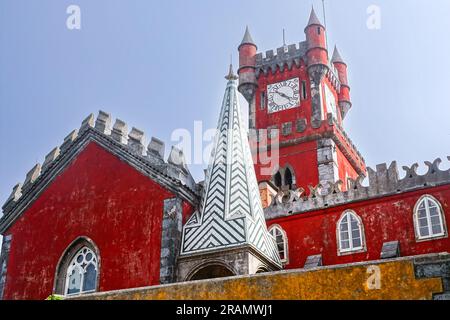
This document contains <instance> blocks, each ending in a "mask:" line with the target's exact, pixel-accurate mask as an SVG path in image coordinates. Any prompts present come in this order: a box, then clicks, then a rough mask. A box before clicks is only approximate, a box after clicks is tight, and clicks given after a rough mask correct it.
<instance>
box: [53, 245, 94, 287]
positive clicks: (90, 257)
mask: <svg viewBox="0 0 450 320" xmlns="http://www.w3.org/2000/svg"><path fill="white" fill-rule="evenodd" d="M100 265H101V263H100V252H99V249H98V247H97V246H96V245H95V243H94V242H93V241H92V240H91V239H89V238H87V237H84V236H82V237H79V238H77V239H75V240H74V241H73V242H72V243H71V244H70V245H69V246H68V247H67V248H66V250H65V251H64V253H63V254H62V256H61V258H60V259H59V262H58V266H57V268H56V275H55V282H54V284H53V293H54V294H58V295H76V294H83V293H91V292H95V291H97V290H98V282H99V274H100Z"/></svg>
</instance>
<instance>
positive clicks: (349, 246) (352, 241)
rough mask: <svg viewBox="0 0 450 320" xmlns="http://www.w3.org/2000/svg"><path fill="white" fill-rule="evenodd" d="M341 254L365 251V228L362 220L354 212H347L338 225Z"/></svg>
mask: <svg viewBox="0 0 450 320" xmlns="http://www.w3.org/2000/svg"><path fill="white" fill-rule="evenodd" d="M337 227H338V228H337V235H338V244H339V253H352V252H360V251H364V250H365V242H364V228H363V224H362V221H361V218H360V217H359V216H358V215H357V214H356V213H355V212H353V211H345V212H344V213H343V214H342V217H341V218H340V219H339V221H338V224H337Z"/></svg>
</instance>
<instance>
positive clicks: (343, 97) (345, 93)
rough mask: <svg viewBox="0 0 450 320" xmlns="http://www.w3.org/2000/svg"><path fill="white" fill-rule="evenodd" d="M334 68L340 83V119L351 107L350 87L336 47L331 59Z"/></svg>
mask: <svg viewBox="0 0 450 320" xmlns="http://www.w3.org/2000/svg"><path fill="white" fill-rule="evenodd" d="M331 62H332V63H333V65H334V67H335V68H336V70H337V72H338V76H339V81H340V82H341V90H340V92H339V107H340V109H341V116H342V119H344V118H345V116H346V115H347V112H348V110H350V108H351V107H352V103H351V100H350V86H349V85H348V77H347V64H346V63H345V62H344V60H343V59H342V56H341V54H340V53H339V50H338V49H337V47H334V52H333V58H332V59H331Z"/></svg>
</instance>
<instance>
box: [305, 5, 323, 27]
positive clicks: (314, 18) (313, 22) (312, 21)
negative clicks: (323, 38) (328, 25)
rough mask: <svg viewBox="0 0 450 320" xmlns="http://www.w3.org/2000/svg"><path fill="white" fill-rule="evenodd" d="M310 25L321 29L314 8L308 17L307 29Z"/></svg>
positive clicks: (320, 23)
mask: <svg viewBox="0 0 450 320" xmlns="http://www.w3.org/2000/svg"><path fill="white" fill-rule="evenodd" d="M312 25H319V26H322V27H323V24H322V22H320V20H319V18H318V17H317V14H316V11H314V7H313V8H312V9H311V15H310V16H309V22H308V25H307V27H309V26H312Z"/></svg>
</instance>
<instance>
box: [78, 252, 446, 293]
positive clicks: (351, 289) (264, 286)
mask: <svg viewBox="0 0 450 320" xmlns="http://www.w3.org/2000/svg"><path fill="white" fill-rule="evenodd" d="M449 267H450V256H449V255H448V254H447V255H431V256H423V257H416V258H401V259H395V260H389V261H382V262H381V261H375V262H371V263H357V264H351V265H343V266H338V267H323V268H317V269H312V270H308V271H306V270H291V271H279V272H274V273H266V274H258V275H253V276H239V277H230V278H222V279H211V280H202V281H194V282H187V283H179V284H171V285H163V286H155V287H146V288H138V289H130V290H119V291H112V292H104V293H96V294H91V295H86V296H82V297H74V298H72V299H98V300H102V299H106V300H113V299H126V300H128V299H135V300H138V299H145V300H161V299H181V300H212V299H225V300H241V299H250V300H252V299H262V300H266V299H281V300H299V299H301V300H310V299H322V300H325V299H361V300H362V299H444V298H448V295H446V294H448V291H449V290H450V288H449V287H448V280H449V270H450V269H449ZM443 283H447V285H444V284H443ZM445 292H447V293H445Z"/></svg>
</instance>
